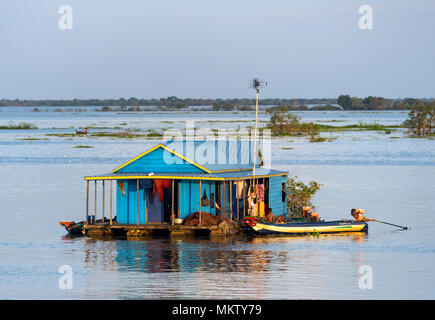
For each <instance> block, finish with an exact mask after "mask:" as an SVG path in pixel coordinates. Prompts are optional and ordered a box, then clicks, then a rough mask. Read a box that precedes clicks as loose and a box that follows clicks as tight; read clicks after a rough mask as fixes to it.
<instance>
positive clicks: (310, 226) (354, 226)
mask: <svg viewBox="0 0 435 320" xmlns="http://www.w3.org/2000/svg"><path fill="white" fill-rule="evenodd" d="M242 221H243V222H245V223H246V225H247V226H249V228H250V229H251V231H253V233H254V234H258V235H307V234H323V233H328V234H331V233H347V232H367V230H368V225H367V223H366V222H364V221H354V220H337V221H319V222H299V221H296V222H287V223H283V224H279V223H269V222H266V221H262V220H260V219H259V218H257V217H245V218H243V219H242ZM248 230H249V229H248Z"/></svg>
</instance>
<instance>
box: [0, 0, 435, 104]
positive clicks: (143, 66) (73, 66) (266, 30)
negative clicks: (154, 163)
mask: <svg viewBox="0 0 435 320" xmlns="http://www.w3.org/2000/svg"><path fill="white" fill-rule="evenodd" d="M62 5H69V6H70V7H71V8H72V29H60V28H59V20H60V19H61V18H62V14H59V12H58V11H59V8H60V7H61V6H62ZM362 5H369V6H370V7H371V8H372V10H373V29H371V30H368V29H364V30H363V29H361V28H360V27H359V20H360V18H361V17H362V16H363V14H361V13H359V8H360V7H361V6H362ZM434 21H435V1H433V0H328V1H326V0H267V1H266V0H262V1H260V0H236V1H235V0H231V1H230V0H219V1H217V0H213V1H211V0H184V1H180V0H147V1H143V0H92V1H89V0H62V1H58V0H38V1H29V0H1V2H0V99H16V98H18V99H73V98H78V99H87V98H99V99H104V98H121V97H124V98H129V97H137V98H157V99H158V98H161V97H168V96H177V97H179V98H187V97H190V98H246V97H253V96H254V92H253V91H252V89H249V87H248V81H249V79H252V78H254V77H259V78H261V79H264V80H266V81H267V82H268V87H267V88H265V89H264V90H263V91H262V97H263V98H336V97H338V96H339V95H340V94H349V95H351V96H358V97H365V96H369V95H372V96H383V97H388V98H405V97H415V98H424V97H435V92H434V91H435V84H434V82H435V77H434V75H435V41H434V39H435V22H434Z"/></svg>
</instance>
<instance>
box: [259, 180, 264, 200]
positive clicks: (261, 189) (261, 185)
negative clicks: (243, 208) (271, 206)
mask: <svg viewBox="0 0 435 320" xmlns="http://www.w3.org/2000/svg"><path fill="white" fill-rule="evenodd" d="M257 200H258V202H263V201H264V184H257Z"/></svg>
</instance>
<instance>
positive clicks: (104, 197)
mask: <svg viewBox="0 0 435 320" xmlns="http://www.w3.org/2000/svg"><path fill="white" fill-rule="evenodd" d="M104 182H105V181H104V180H103V223H104V207H105V206H104V202H105V201H106V196H105V193H106V192H105V190H104Z"/></svg>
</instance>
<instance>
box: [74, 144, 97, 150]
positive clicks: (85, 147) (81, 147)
mask: <svg viewBox="0 0 435 320" xmlns="http://www.w3.org/2000/svg"><path fill="white" fill-rule="evenodd" d="M74 148H77V149H88V148H93V146H82V145H78V146H75V147H74Z"/></svg>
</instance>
